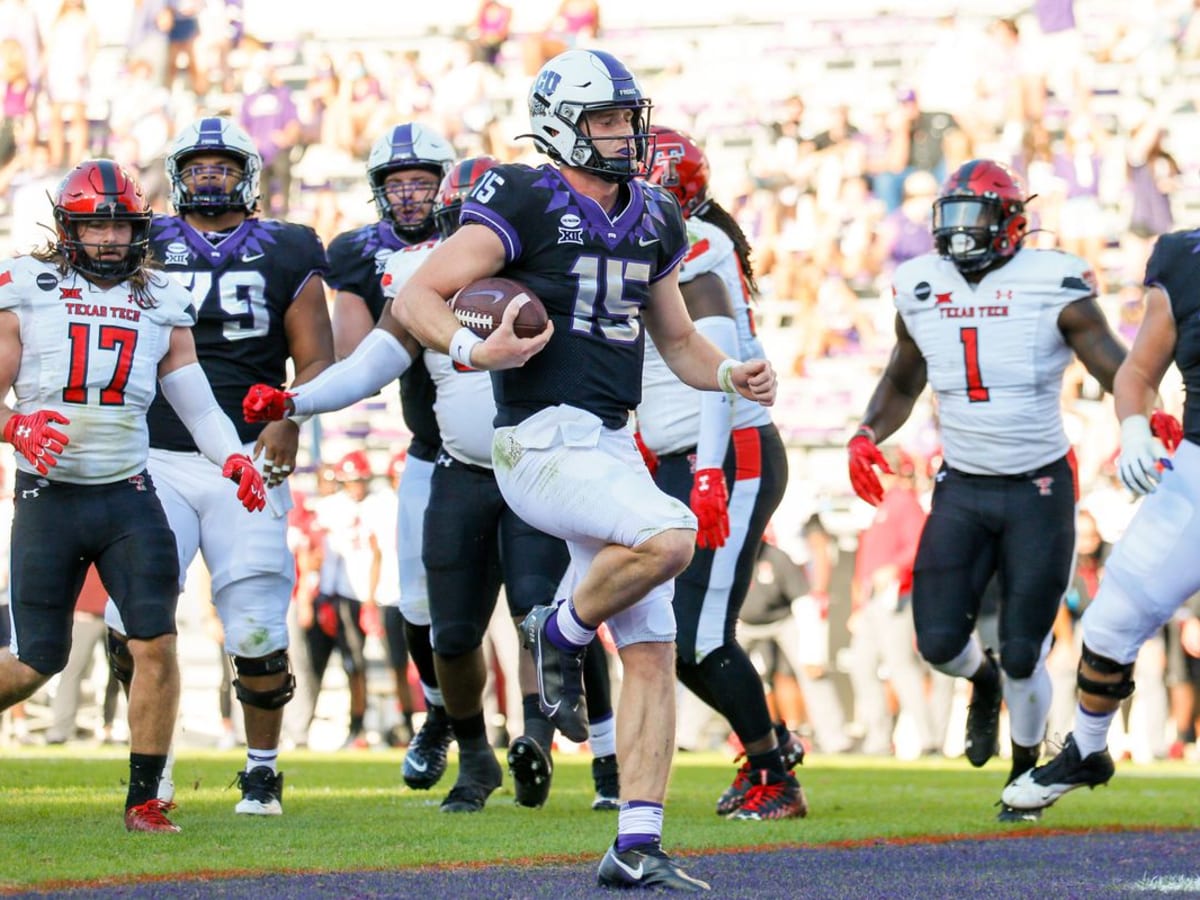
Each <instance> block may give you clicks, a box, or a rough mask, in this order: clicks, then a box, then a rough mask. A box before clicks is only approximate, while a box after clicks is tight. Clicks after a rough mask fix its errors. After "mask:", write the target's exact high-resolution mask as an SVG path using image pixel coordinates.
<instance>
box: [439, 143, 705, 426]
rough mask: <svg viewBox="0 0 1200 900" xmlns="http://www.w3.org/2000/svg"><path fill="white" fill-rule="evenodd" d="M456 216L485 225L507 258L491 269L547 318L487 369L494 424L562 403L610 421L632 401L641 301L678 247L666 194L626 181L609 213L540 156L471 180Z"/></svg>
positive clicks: (676, 222)
mask: <svg viewBox="0 0 1200 900" xmlns="http://www.w3.org/2000/svg"><path fill="white" fill-rule="evenodd" d="M462 223H463V224H464V225H466V224H468V223H478V224H481V225H484V226H486V227H488V228H490V229H492V231H493V232H494V233H495V234H496V235H497V236H498V237H499V238H500V240H501V241H502V242H503V243H504V248H505V257H506V259H507V264H506V265H505V267H504V269H503V270H502V271H501V272H500V273H499V274H500V275H502V276H504V277H506V278H512V279H515V280H516V281H519V282H521V283H522V284H524V285H526V286H527V287H528V288H529V289H530V290H532V291H533V292H534V293H535V294H537V296H538V297H539V298H541V301H542V303H543V304H544V305H545V307H546V311H547V313H549V315H550V319H551V321H552V322H553V323H554V335H553V336H552V337H551V339H550V342H549V344H547V345H546V347H545V349H543V350H542V351H541V352H540V353H538V354H537V355H535V356H534V357H533V358H532V359H530V360H529V362H527V363H526V364H525V365H524V366H522V367H521V368H518V369H506V370H504V371H501V372H494V373H493V374H492V380H493V385H494V387H495V393H496V408H497V413H496V425H497V426H504V425H514V424H516V423H517V422H520V421H522V420H523V419H525V418H528V417H529V416H530V415H532V414H533V413H535V412H537V411H538V410H540V409H544V408H545V407H547V406H554V405H557V404H560V403H565V404H569V405H571V406H575V407H579V408H581V409H586V410H588V411H589V412H592V413H594V414H595V415H597V416H599V417H600V418H601V419H602V420H603V421H604V424H605V425H607V426H608V427H609V428H620V427H622V426H623V425H624V424H625V422H626V420H627V419H628V416H629V411H630V410H632V409H635V408H636V407H637V405H638V403H639V402H640V401H641V395H642V358H643V352H644V349H645V340H646V336H645V333H644V330H643V327H642V321H641V310H642V307H644V306H645V305H646V303H647V302H648V301H649V298H650V286H651V285H652V284H653V283H654V282H656V281H657V280H659V279H660V278H662V277H663V276H664V275H666V274H668V273H669V272H670V271H671V269H672V268H674V267H675V266H676V265H678V263H679V260H680V259H681V258H682V257H683V255H684V253H685V252H686V251H687V247H688V240H687V230H686V228H685V227H684V224H683V216H682V214H681V213H680V211H679V206H678V204H677V203H676V202H675V200H674V198H673V197H671V195H670V194H668V193H667V192H666V191H665V190H663V189H661V188H659V187H657V186H656V185H652V184H649V183H647V182H645V181H640V180H634V181H631V182H628V184H627V185H626V186H623V187H622V191H621V200H620V202H619V204H618V208H617V210H616V211H615V213H613V214H609V213H608V212H606V211H605V210H604V209H602V208H601V207H600V205H599V204H598V203H596V202H595V201H594V200H592V199H591V198H589V197H585V196H583V195H582V194H579V193H577V192H576V191H575V190H574V189H573V188H572V187H571V186H570V185H569V184H568V183H567V182H566V180H565V179H564V178H563V177H562V175H561V174H560V173H559V171H558V169H556V168H555V167H554V166H552V165H549V164H547V165H543V166H540V167H538V168H531V167H530V166H524V165H503V166H496V167H495V168H493V169H490V170H488V171H487V172H485V173H484V174H483V176H482V177H481V178H480V180H479V182H478V183H477V184H476V185H475V188H474V190H473V191H472V192H471V195H470V197H469V198H468V199H467V201H466V202H465V203H464V204H463V211H462Z"/></svg>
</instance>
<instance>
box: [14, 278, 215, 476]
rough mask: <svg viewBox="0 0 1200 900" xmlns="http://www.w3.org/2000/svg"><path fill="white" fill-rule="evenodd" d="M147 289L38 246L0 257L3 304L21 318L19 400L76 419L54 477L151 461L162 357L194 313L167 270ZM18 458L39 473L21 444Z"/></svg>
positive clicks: (125, 469) (121, 471)
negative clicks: (87, 270) (81, 268)
mask: <svg viewBox="0 0 1200 900" xmlns="http://www.w3.org/2000/svg"><path fill="white" fill-rule="evenodd" d="M147 294H148V296H149V297H150V298H152V301H153V305H151V304H150V303H147V302H146V301H144V300H143V301H142V302H138V301H137V300H135V299H134V297H133V293H132V290H131V289H130V287H129V285H128V283H121V284H119V285H117V286H116V287H114V288H111V289H107V290H105V289H103V288H100V287H97V286H96V285H94V284H92V283H91V282H90V281H88V280H87V279H86V278H83V277H82V276H80V275H78V274H77V273H76V272H75V271H74V270H68V272H67V273H66V274H65V275H64V274H63V273H62V272H61V271H60V270H59V268H58V266H57V265H55V264H53V263H45V262H40V261H39V260H37V259H34V258H33V257H32V256H21V257H17V258H16V259H12V260H8V261H6V262H4V263H0V310H11V311H12V312H14V313H16V315H17V317H18V318H19V319H20V323H21V344H22V350H21V367H20V370H19V371H18V373H17V380H16V383H15V384H14V385H13V392H14V393H15V394H16V409H17V411H18V412H20V413H25V414H28V413H32V412H36V411H37V410H39V409H52V410H56V411H57V412H60V413H62V414H63V415H64V416H66V417H67V418H68V419H70V420H71V424H70V425H64V426H58V427H59V428H61V430H62V431H64V432H65V433H66V434H67V436H68V437H69V438H70V439H71V440H70V443H69V444H67V446H66V448H65V449H64V451H63V453H62V455H61V456H60V457H59V458H58V465H57V466H56V467H55V468H54V469H52V470H51V475H50V477H51V478H52V479H53V480H55V481H66V482H71V483H75V484H107V483H109V482H113V481H120V480H121V479H123V478H128V477H130V476H132V475H136V474H137V473H138V472H140V471H142V469H143V468H145V465H146V457H147V455H148V450H149V440H150V439H149V432H148V429H147V426H146V410H147V409H148V408H149V406H150V402H151V401H152V400H153V399H154V394H155V391H156V390H157V388H158V364H159V361H160V360H161V359H162V358H163V357H164V356H165V355H166V353H167V350H168V349H169V346H170V341H171V330H172V329H173V328H175V327H176V326H182V327H185V328H190V327H192V325H193V324H195V321H196V311H195V308H194V307H193V305H192V295H191V293H190V292H189V291H187V290H186V289H185V288H183V287H181V286H180V285H179V284H177V283H176V282H175V281H174V280H172V279H169V278H167V277H166V276H165V275H163V274H162V273H156V274H154V275H153V276H152V279H151V283H150V285H149V287H148V288H147ZM16 461H17V467H18V468H19V469H21V470H22V471H24V472H29V473H34V474H36V472H35V470H34V469H33V467H32V466H30V465H29V464H28V463H26V462H25V459H24V457H22V456H21V455H20V454H17V457H16Z"/></svg>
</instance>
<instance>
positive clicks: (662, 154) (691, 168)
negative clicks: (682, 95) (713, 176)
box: [646, 125, 709, 217]
mask: <svg viewBox="0 0 1200 900" xmlns="http://www.w3.org/2000/svg"><path fill="white" fill-rule="evenodd" d="M650 131H651V133H653V134H654V135H656V136H657V137H656V142H655V146H654V160H653V163H652V165H651V166H650V174H649V175H647V176H646V178H647V179H648V180H649V181H651V182H653V183H654V184H660V185H662V186H663V187H665V188H666V189H667V190H668V191H670V192H671V193H672V194H674V195H675V199H676V200H678V201H679V206H680V208H682V209H683V215H684V217H687V216H694V215H697V214H698V213H701V212H703V211H704V207H705V206H707V205H708V202H709V200H708V157H707V156H705V155H704V151H703V150H701V149H700V148H699V147H698V146H697V145H696V142H695V141H693V140H692V139H691V138H690V137H688V136H687V135H686V134H684V133H683V132H682V131H675V130H674V129H672V128H667V127H665V126H662V125H651V126H650Z"/></svg>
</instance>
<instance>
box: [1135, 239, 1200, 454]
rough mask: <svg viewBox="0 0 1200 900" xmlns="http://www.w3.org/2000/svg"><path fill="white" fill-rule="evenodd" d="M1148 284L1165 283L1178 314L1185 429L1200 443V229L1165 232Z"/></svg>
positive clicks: (1154, 255)
mask: <svg viewBox="0 0 1200 900" xmlns="http://www.w3.org/2000/svg"><path fill="white" fill-rule="evenodd" d="M1146 284H1147V285H1151V286H1157V287H1161V288H1162V289H1163V290H1164V291H1165V292H1166V294H1167V297H1168V298H1169V299H1170V301H1171V312H1172V313H1173V314H1174V316H1175V365H1176V366H1178V367H1179V374H1180V375H1182V376H1183V386H1184V393H1185V400H1184V406H1183V433H1184V436H1185V437H1186V438H1187V439H1188V440H1189V441H1192V442H1193V443H1196V444H1200V315H1198V314H1197V313H1200V230H1196V231H1174V232H1172V233H1170V234H1164V235H1163V236H1162V237H1160V238H1159V239H1158V241H1157V242H1156V243H1155V245H1154V252H1153V253H1151V254H1150V259H1149V261H1148V262H1147V263H1146Z"/></svg>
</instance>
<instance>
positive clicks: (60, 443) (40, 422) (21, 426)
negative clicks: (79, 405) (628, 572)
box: [4, 409, 71, 475]
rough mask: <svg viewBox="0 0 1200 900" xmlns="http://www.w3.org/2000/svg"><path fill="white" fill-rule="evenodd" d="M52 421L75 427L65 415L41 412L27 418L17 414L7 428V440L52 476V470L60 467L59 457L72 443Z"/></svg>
mask: <svg viewBox="0 0 1200 900" xmlns="http://www.w3.org/2000/svg"><path fill="white" fill-rule="evenodd" d="M52 422H53V423H54V424H56V425H70V424H71V420H70V419H68V418H67V417H66V416H64V415H63V414H62V413H57V412H54V410H50V409H39V410H38V411H37V412H34V413H30V414H29V415H27V416H23V415H21V414H20V413H15V414H14V415H13V417H12V418H11V419H9V420H8V423H7V424H6V425H5V426H4V439H5V440H6V441H8V442H9V443H10V444H12V445H13V448H14V449H16V451H17V452H18V453H20V454H21V455H22V456H23V457H25V458H26V459H27V460H29V462H30V464H31V465H32V466H33V467H34V468H35V469H37V470H38V471H39V472H41V473H42V474H43V475H48V474H49V473H50V468H51V467H53V466H57V465H58V454H60V453H62V452H63V447H65V446H66V445H67V444H69V443H70V442H71V441H70V439H69V438H68V437H67V436H66V435H65V434H63V433H62V432H61V431H59V430H58V429H57V428H54V427H53V426H52V425H51V423H52Z"/></svg>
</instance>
